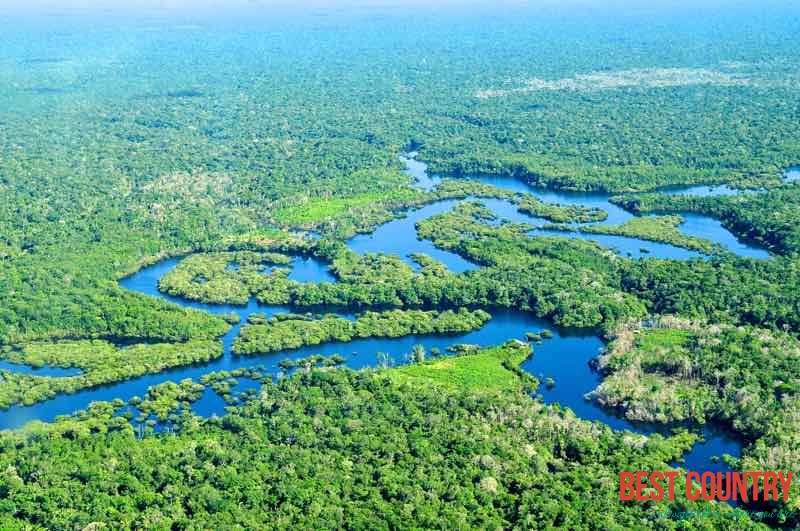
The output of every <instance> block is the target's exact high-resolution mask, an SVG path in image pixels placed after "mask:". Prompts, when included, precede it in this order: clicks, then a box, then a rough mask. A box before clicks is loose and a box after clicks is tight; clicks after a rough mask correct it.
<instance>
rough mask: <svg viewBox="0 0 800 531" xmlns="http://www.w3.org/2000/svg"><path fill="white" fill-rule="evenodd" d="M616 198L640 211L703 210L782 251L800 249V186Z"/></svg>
mask: <svg viewBox="0 0 800 531" xmlns="http://www.w3.org/2000/svg"><path fill="white" fill-rule="evenodd" d="M614 201H615V202H616V203H618V204H621V205H623V206H624V207H625V208H627V209H630V210H633V211H636V212H658V211H685V212H700V213H702V214H708V215H711V216H714V217H716V218H719V219H720V220H722V223H723V225H724V226H725V227H727V228H729V229H731V230H732V231H733V232H734V233H735V234H739V235H741V236H742V237H744V238H747V239H749V240H752V241H755V242H758V243H760V244H762V245H764V246H766V247H767V248H769V249H771V250H773V251H775V252H778V253H782V254H792V253H794V254H796V253H798V252H800V229H799V228H798V227H800V209H798V208H797V205H798V203H800V186H799V185H797V184H793V185H786V186H782V187H779V188H775V189H772V190H769V191H751V192H748V193H742V194H739V195H736V196H715V197H694V196H680V195H675V196H673V195H664V194H646V195H637V196H624V197H617V198H615V199H614Z"/></svg>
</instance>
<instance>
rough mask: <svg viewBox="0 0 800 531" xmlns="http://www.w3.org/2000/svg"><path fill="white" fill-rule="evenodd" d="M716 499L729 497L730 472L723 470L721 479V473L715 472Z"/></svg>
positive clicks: (727, 498) (724, 499)
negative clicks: (723, 477)
mask: <svg viewBox="0 0 800 531" xmlns="http://www.w3.org/2000/svg"><path fill="white" fill-rule="evenodd" d="M717 499H718V500H722V501H728V500H730V499H731V473H730V472H725V479H724V481H723V479H722V474H721V473H719V474H717Z"/></svg>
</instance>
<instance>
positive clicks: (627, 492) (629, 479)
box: [619, 472, 633, 501]
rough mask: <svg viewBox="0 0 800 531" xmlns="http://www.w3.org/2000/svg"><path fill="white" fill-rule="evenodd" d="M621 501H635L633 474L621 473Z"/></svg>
mask: <svg viewBox="0 0 800 531" xmlns="http://www.w3.org/2000/svg"><path fill="white" fill-rule="evenodd" d="M619 499H620V500H622V501H630V500H632V499H633V472H620V473H619Z"/></svg>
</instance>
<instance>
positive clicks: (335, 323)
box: [233, 308, 491, 355]
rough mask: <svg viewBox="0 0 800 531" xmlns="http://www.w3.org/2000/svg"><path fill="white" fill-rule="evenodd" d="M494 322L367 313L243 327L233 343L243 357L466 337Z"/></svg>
mask: <svg viewBox="0 0 800 531" xmlns="http://www.w3.org/2000/svg"><path fill="white" fill-rule="evenodd" d="M489 319H491V316H490V315H489V314H488V313H486V312H485V311H483V310H474V311H470V310H467V309H465V308H460V309H459V310H457V311H453V310H446V311H443V312H436V311H422V310H390V311H386V312H366V313H364V314H361V315H359V316H358V318H356V320H355V321H350V320H348V319H344V318H341V317H336V316H325V317H323V318H321V319H315V320H309V319H294V318H288V319H271V320H270V321H269V322H267V323H265V324H250V325H247V326H244V327H242V330H241V333H240V335H239V337H237V338H236V340H235V341H234V343H233V352H234V353H235V354H240V355H250V354H258V353H264V352H276V351H279V350H286V349H296V348H300V347H302V346H306V345H319V344H321V343H327V342H330V341H339V342H347V341H351V340H353V339H356V338H367V337H402V336H407V335H422V334H449V333H463V332H469V331H471V330H476V329H478V328H480V327H482V326H483V325H484V324H486V322H488V321H489Z"/></svg>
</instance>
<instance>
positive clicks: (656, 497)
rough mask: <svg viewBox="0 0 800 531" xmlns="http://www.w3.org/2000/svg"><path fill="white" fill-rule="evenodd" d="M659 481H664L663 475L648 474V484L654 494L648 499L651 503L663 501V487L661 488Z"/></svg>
mask: <svg viewBox="0 0 800 531" xmlns="http://www.w3.org/2000/svg"><path fill="white" fill-rule="evenodd" d="M659 480H661V481H663V480H664V473H663V472H653V473H652V474H650V484H651V485H652V486H653V489H655V491H656V493H655V494H653V495H651V496H650V499H651V500H653V501H661V500H663V499H664V487H662V486H661V483H659Z"/></svg>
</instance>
